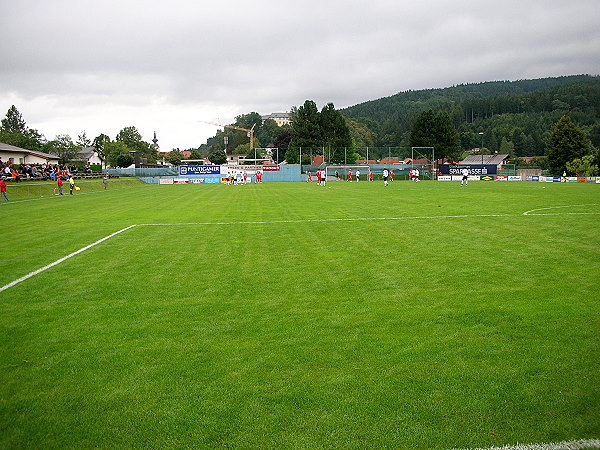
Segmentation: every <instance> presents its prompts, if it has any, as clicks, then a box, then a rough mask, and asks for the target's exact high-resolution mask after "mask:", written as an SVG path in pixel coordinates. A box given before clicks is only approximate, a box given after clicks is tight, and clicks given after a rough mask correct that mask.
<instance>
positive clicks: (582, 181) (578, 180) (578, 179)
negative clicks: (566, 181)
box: [577, 177, 586, 183]
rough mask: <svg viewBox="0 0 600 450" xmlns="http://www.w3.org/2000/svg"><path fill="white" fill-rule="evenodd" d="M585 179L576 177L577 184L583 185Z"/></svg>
mask: <svg viewBox="0 0 600 450" xmlns="http://www.w3.org/2000/svg"><path fill="white" fill-rule="evenodd" d="M585 181H586V180H585V177H577V182H578V183H585Z"/></svg>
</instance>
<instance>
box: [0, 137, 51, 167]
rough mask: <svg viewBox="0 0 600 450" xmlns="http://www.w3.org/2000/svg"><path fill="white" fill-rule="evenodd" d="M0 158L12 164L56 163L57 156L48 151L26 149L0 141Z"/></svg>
mask: <svg viewBox="0 0 600 450" xmlns="http://www.w3.org/2000/svg"><path fill="white" fill-rule="evenodd" d="M0 159H2V161H3V162H5V163H6V162H8V161H12V162H13V163H14V164H44V163H46V164H58V161H59V157H58V156H56V155H51V154H49V153H44V152H38V151H37V150H28V149H26V148H21V147H17V146H15V145H10V144H5V143H3V142H0Z"/></svg>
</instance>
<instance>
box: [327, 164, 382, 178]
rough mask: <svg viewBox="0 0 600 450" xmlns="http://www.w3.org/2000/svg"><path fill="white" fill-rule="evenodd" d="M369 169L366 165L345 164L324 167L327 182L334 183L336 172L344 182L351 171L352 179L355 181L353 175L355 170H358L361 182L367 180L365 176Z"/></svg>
mask: <svg viewBox="0 0 600 450" xmlns="http://www.w3.org/2000/svg"><path fill="white" fill-rule="evenodd" d="M370 169H371V168H370V167H369V166H368V165H359V164H354V165H351V164H347V165H341V166H325V176H326V177H327V181H335V179H336V177H335V173H336V172H337V173H338V175H339V177H340V180H346V179H347V177H348V171H349V170H352V179H353V180H355V179H356V178H355V174H356V171H357V170H360V177H361V178H362V179H363V180H366V179H367V175H368V173H369V170H370Z"/></svg>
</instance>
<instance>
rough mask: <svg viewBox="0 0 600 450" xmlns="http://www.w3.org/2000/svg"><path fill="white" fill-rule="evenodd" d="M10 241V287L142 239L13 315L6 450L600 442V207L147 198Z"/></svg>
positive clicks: (40, 290)
mask: <svg viewBox="0 0 600 450" xmlns="http://www.w3.org/2000/svg"><path fill="white" fill-rule="evenodd" d="M527 212H529V213H528V214H524V213H527ZM0 218H1V219H2V239H1V240H0V249H1V255H2V262H1V263H0V286H6V285H8V284H9V283H11V282H13V281H14V280H17V279H19V278H21V277H23V276H25V275H27V274H31V273H32V272H33V271H36V270H37V269H40V268H42V267H44V266H47V265H49V264H51V263H53V262H55V261H57V260H59V259H60V258H63V257H65V256H67V255H70V254H72V253H74V252H76V251H78V250H80V249H83V248H85V247H86V246H88V245H90V244H92V243H95V242H97V241H99V240H101V239H103V238H105V237H107V236H109V235H111V234H112V233H115V232H117V231H119V230H123V229H124V228H126V227H129V226H130V225H136V226H135V227H132V228H129V229H127V230H126V231H123V232H121V233H119V234H117V235H114V236H113V237H111V238H109V239H106V240H105V241H103V242H100V243H98V244H97V245H95V246H93V247H90V248H88V249H86V250H85V251H83V252H81V253H79V254H77V255H74V256H72V257H70V258H68V259H66V260H64V261H63V262H61V263H60V264H57V265H55V266H53V267H50V268H48V269H47V270H45V271H42V272H40V273H38V274H36V275H34V276H31V277H30V278H28V279H25V280H24V281H22V282H20V283H18V284H16V285H14V286H12V287H10V288H7V289H4V290H3V291H2V292H0V448H90V447H99V448H165V447H179V448H181V447H183V448H214V447H217V448H224V447H225V448H357V449H363V448H385V447H388V448H411V449H412V448H440V449H449V448H455V447H456V448H474V447H487V446H500V445H506V444H515V443H517V442H520V443H544V442H545V443H547V442H559V441H572V440H580V439H597V438H600V395H599V389H598V386H600V345H599V344H600V342H599V341H600V339H599V337H600V316H599V304H600V303H599V300H600V293H599V280H600V251H599V249H600V185H596V184H579V183H567V184H562V183H532V182H521V183H520V182H510V183H501V182H493V183H485V182H472V183H470V184H469V186H468V187H461V186H460V184H459V183H458V182H452V183H449V182H437V183H436V182H427V181H425V182H421V183H410V182H407V181H405V182H399V181H396V182H394V183H391V184H390V186H388V187H387V188H385V187H384V186H383V183H382V182H376V183H367V182H361V183H358V184H357V183H345V182H333V183H329V184H328V186H327V187H325V188H324V187H319V186H316V184H310V185H309V184H307V183H265V184H262V185H246V186H224V185H175V186H158V185H143V184H141V183H140V184H139V185H135V186H131V187H128V188H123V189H109V190H107V191H96V192H91V193H86V192H85V190H82V191H81V192H80V193H79V194H78V195H75V196H68V195H67V196H64V197H61V198H57V197H54V198H44V199H41V200H36V201H24V202H10V203H5V204H2V205H0Z"/></svg>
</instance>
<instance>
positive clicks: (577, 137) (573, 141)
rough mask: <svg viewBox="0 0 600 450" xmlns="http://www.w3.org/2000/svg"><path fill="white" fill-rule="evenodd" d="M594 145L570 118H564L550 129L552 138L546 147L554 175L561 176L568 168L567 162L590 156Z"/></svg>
mask: <svg viewBox="0 0 600 450" xmlns="http://www.w3.org/2000/svg"><path fill="white" fill-rule="evenodd" d="M591 149H592V144H591V142H590V140H589V139H588V138H587V137H586V136H585V133H584V132H583V130H582V129H581V128H579V127H578V126H577V125H575V123H573V121H572V120H571V118H570V117H569V116H562V117H561V118H560V120H559V121H558V122H557V123H556V124H555V125H554V126H552V128H551V129H550V138H549V139H548V144H547V147H546V155H547V156H548V164H549V166H550V171H551V173H552V174H553V175H555V176H558V175H561V174H562V172H563V171H564V170H565V169H566V168H567V162H569V161H572V160H574V159H580V158H582V157H583V156H585V155H588V154H590V152H591Z"/></svg>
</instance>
